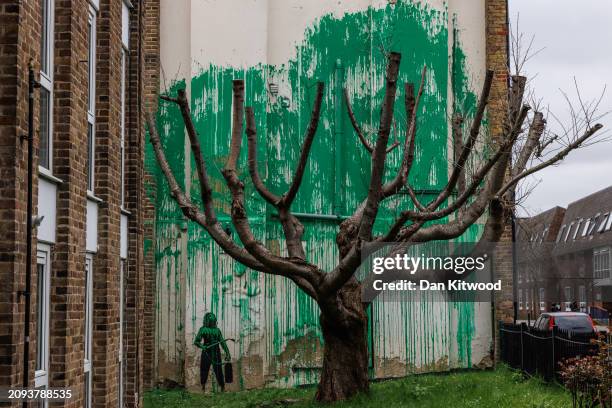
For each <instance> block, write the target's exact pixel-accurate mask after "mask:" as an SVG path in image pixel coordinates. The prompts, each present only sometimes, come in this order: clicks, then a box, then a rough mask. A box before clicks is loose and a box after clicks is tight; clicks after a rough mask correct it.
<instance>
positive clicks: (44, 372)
mask: <svg viewBox="0 0 612 408" xmlns="http://www.w3.org/2000/svg"><path fill="white" fill-rule="evenodd" d="M39 265H43V295H42V298H41V296H40V293H41V292H40V289H41V288H40V286H39V280H38V266H39ZM50 293H51V248H50V247H49V246H48V245H44V244H38V246H37V251H36V316H37V319H38V317H39V316H38V311H39V307H41V306H42V313H41V314H42V317H43V319H42V326H43V329H42V330H39V327H40V326H39V324H40V323H41V322H38V321H37V322H36V323H37V324H36V363H35V371H34V387H36V388H46V387H48V386H49V321H50V310H51V307H50V299H51V296H50ZM41 334H42V336H41ZM41 345H42V347H41ZM39 351H41V352H42V355H41V356H40V359H41V367H40V368H39V367H38V358H39V355H38V353H39Z"/></svg>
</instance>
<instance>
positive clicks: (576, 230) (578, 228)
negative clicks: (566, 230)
mask: <svg viewBox="0 0 612 408" xmlns="http://www.w3.org/2000/svg"><path fill="white" fill-rule="evenodd" d="M582 221H584V220H583V219H582V218H581V219H579V220H578V222H577V223H576V229H575V230H574V235H573V236H572V239H573V240H575V239H576V237H578V231H580V225H581V224H582ZM584 227H585V231H586V229H587V228H588V227H589V220H586V224H585V226H584Z"/></svg>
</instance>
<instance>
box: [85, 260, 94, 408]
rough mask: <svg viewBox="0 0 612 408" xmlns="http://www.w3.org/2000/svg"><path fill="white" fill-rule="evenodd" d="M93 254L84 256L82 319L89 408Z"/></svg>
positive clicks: (87, 406)
mask: <svg viewBox="0 0 612 408" xmlns="http://www.w3.org/2000/svg"><path fill="white" fill-rule="evenodd" d="M93 266H94V265H93V254H91V253H87V254H86V255H85V288H84V289H85V299H84V301H83V307H84V309H85V313H84V316H83V317H84V318H83V326H84V331H83V344H84V347H83V350H84V353H83V372H84V374H85V375H84V377H85V400H84V406H85V407H86V408H89V407H91V389H92V382H93V381H92V376H93V370H92V369H91V366H92V358H93V356H92V342H93V304H94V302H93V275H94V269H93Z"/></svg>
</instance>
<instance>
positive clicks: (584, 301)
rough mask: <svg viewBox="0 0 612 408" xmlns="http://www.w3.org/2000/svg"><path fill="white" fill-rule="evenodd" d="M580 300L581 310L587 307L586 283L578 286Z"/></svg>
mask: <svg viewBox="0 0 612 408" xmlns="http://www.w3.org/2000/svg"><path fill="white" fill-rule="evenodd" d="M578 301H579V302H580V311H583V310H584V309H586V304H587V297H586V287H585V286H584V285H580V286H578Z"/></svg>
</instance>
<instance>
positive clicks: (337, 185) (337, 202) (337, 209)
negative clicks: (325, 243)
mask: <svg viewBox="0 0 612 408" xmlns="http://www.w3.org/2000/svg"><path fill="white" fill-rule="evenodd" d="M335 69H336V89H335V90H334V99H335V104H334V107H335V109H334V124H335V129H334V141H335V145H334V191H335V193H334V215H336V216H339V215H340V214H342V210H343V208H342V170H343V167H344V166H343V163H342V159H343V157H342V139H343V126H342V118H343V116H342V87H343V86H344V68H343V67H342V60H340V59H337V60H336V67H335Z"/></svg>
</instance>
